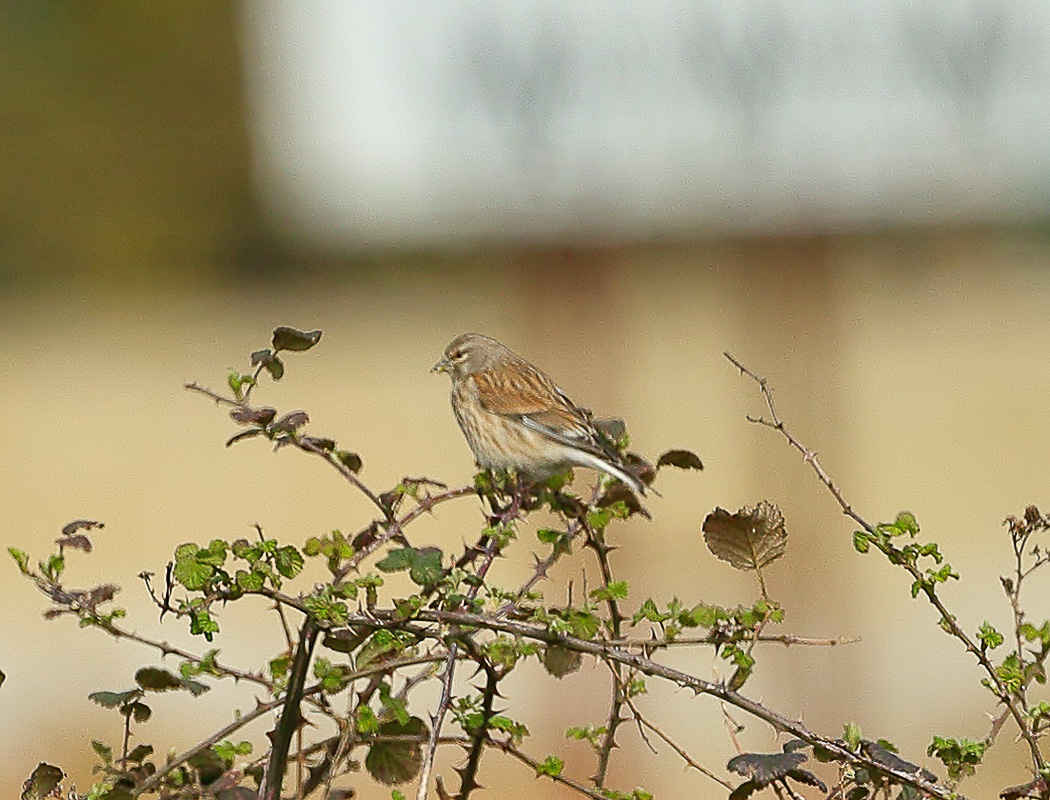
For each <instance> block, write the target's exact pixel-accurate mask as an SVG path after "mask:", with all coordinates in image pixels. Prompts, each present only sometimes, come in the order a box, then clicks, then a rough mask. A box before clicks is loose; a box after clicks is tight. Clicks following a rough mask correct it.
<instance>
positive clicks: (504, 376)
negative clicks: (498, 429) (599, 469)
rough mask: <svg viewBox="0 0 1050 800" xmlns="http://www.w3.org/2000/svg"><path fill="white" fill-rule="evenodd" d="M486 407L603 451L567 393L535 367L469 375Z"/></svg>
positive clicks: (563, 439) (547, 433) (548, 433)
mask: <svg viewBox="0 0 1050 800" xmlns="http://www.w3.org/2000/svg"><path fill="white" fill-rule="evenodd" d="M471 377H472V378H473V380H474V383H475V385H476V386H477V389H478V399H479V400H480V401H481V405H482V407H483V408H484V409H485V410H486V411H490V412H492V413H493V414H499V415H501V416H504V417H513V418H515V419H517V420H518V421H519V422H521V424H522V425H524V426H525V427H527V428H530V429H531V430H534V431H537V432H538V433H542V434H544V435H545V436H549V437H550V438H552V439H555V440H557V441H560V442H563V443H565V444H568V445H572V446H574V447H580V448H582V449H586V450H591V451H593V452H594V453H596V454H597V453H602V452H603V451H602V449H601V448H600V447H599V446H598V444H597V440H596V438H595V434H594V428H593V426H592V425H591V423H590V421H589V420H588V419H587V417H586V415H585V414H584V413H583V412H582V411H580V409H579V408H577V407H576V405H575V404H574V403H573V402H572V400H570V399H569V398H568V396H567V395H566V394H565V393H564V392H563V391H562V390H561V389H559V388H558V387H557V386H555V385H554V382H553V381H551V379H550V378H548V377H547V376H546V375H544V374H542V373H541V372H539V371H538V370H535V369H532V368H530V367H528V365H525V366H524V367H523V368H522V369H514V370H507V369H502V370H482V371H481V372H476V373H474V375H473V376H471Z"/></svg>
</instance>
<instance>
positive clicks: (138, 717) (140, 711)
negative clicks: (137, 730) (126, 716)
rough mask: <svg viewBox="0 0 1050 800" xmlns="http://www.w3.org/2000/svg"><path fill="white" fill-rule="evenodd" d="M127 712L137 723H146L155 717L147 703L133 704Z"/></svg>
mask: <svg viewBox="0 0 1050 800" xmlns="http://www.w3.org/2000/svg"><path fill="white" fill-rule="evenodd" d="M127 711H128V713H130V714H131V717H132V719H134V720H135V722H145V721H146V720H148V719H149V718H150V717H151V716H152V715H153V711H152V710H151V709H150V707H149V706H148V705H146V704H145V703H132V704H131V705H130V706H128V709H127Z"/></svg>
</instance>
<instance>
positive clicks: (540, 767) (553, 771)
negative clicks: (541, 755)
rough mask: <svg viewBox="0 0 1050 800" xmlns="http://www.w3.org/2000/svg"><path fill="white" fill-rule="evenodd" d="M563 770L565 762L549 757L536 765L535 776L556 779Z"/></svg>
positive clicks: (552, 756) (555, 757)
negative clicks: (546, 776)
mask: <svg viewBox="0 0 1050 800" xmlns="http://www.w3.org/2000/svg"><path fill="white" fill-rule="evenodd" d="M563 769H565V762H564V761H563V760H562V759H560V758H558V757H557V756H554V755H550V756H547V757H546V758H545V759H543V761H541V762H540V763H539V764H537V765H536V775H537V776H539V775H549V776H550V777H552V778H557V777H558V776H559V775H561V773H562V770H563Z"/></svg>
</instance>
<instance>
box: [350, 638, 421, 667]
mask: <svg viewBox="0 0 1050 800" xmlns="http://www.w3.org/2000/svg"><path fill="white" fill-rule="evenodd" d="M407 646H408V644H407V642H406V640H405V639H403V638H402V637H401V636H399V635H398V634H395V633H394V632H392V631H376V632H375V633H374V634H372V636H371V637H369V639H368V641H367V642H365V643H364V644H363V645H362V646H361V651H360V652H359V653H358V654H357V659H356V662H355V665H356V667H357V668H358V669H364V668H365V667H367V666H369V665H370V664H374V663H378V662H382V661H385V660H389V659H390V658H392V657H394V656H396V655H398V654H400V653H401V652H402V651H403V650H404V649H405V648H406V647H407Z"/></svg>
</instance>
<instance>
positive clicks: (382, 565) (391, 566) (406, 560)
mask: <svg viewBox="0 0 1050 800" xmlns="http://www.w3.org/2000/svg"><path fill="white" fill-rule="evenodd" d="M414 553H415V551H414V550H413V549H412V548H411V547H402V548H400V549H397V550H391V551H390V552H389V553H387V555H386V558H384V559H382V560H381V561H378V562H376V569H378V570H380V571H382V572H401V571H402V570H406V569H408V568H409V567H411V566H412V556H413V554H414Z"/></svg>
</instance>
